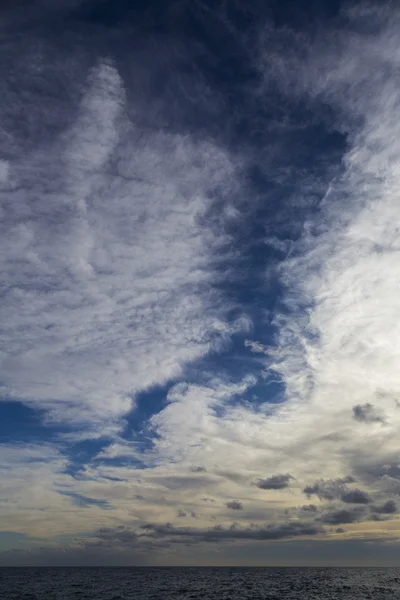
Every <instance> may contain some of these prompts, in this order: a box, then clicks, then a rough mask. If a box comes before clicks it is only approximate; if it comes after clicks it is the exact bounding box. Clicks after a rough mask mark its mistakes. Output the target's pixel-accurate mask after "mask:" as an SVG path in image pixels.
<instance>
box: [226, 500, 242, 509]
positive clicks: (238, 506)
mask: <svg viewBox="0 0 400 600" xmlns="http://www.w3.org/2000/svg"><path fill="white" fill-rule="evenodd" d="M226 506H227V507H228V508H230V509H231V510H243V504H242V503H241V502H237V501H236V500H232V501H231V502H227V503H226Z"/></svg>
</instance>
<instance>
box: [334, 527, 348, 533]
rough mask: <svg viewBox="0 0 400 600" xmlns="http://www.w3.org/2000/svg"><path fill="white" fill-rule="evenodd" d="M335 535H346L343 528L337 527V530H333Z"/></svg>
mask: <svg viewBox="0 0 400 600" xmlns="http://www.w3.org/2000/svg"><path fill="white" fill-rule="evenodd" d="M335 533H346V530H345V529H343V527H338V528H337V529H335Z"/></svg>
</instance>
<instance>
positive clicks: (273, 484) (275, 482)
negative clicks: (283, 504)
mask: <svg viewBox="0 0 400 600" xmlns="http://www.w3.org/2000/svg"><path fill="white" fill-rule="evenodd" d="M291 479H293V477H292V476H291V475H289V473H285V474H283V475H272V477H267V478H266V479H259V480H258V481H256V483H255V485H256V486H257V487H258V488H260V489H261V490H283V489H285V488H287V487H289V483H290V480H291Z"/></svg>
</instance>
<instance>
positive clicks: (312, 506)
mask: <svg viewBox="0 0 400 600" xmlns="http://www.w3.org/2000/svg"><path fill="white" fill-rule="evenodd" d="M300 510H303V511H305V512H312V513H315V512H317V511H318V507H317V506H316V505H315V504H303V506H301V507H300Z"/></svg>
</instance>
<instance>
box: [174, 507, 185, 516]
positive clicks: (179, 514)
mask: <svg viewBox="0 0 400 600" xmlns="http://www.w3.org/2000/svg"><path fill="white" fill-rule="evenodd" d="M176 516H177V517H179V518H183V517H186V513H185V511H184V510H182V509H179V510H178V512H177V513H176Z"/></svg>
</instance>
